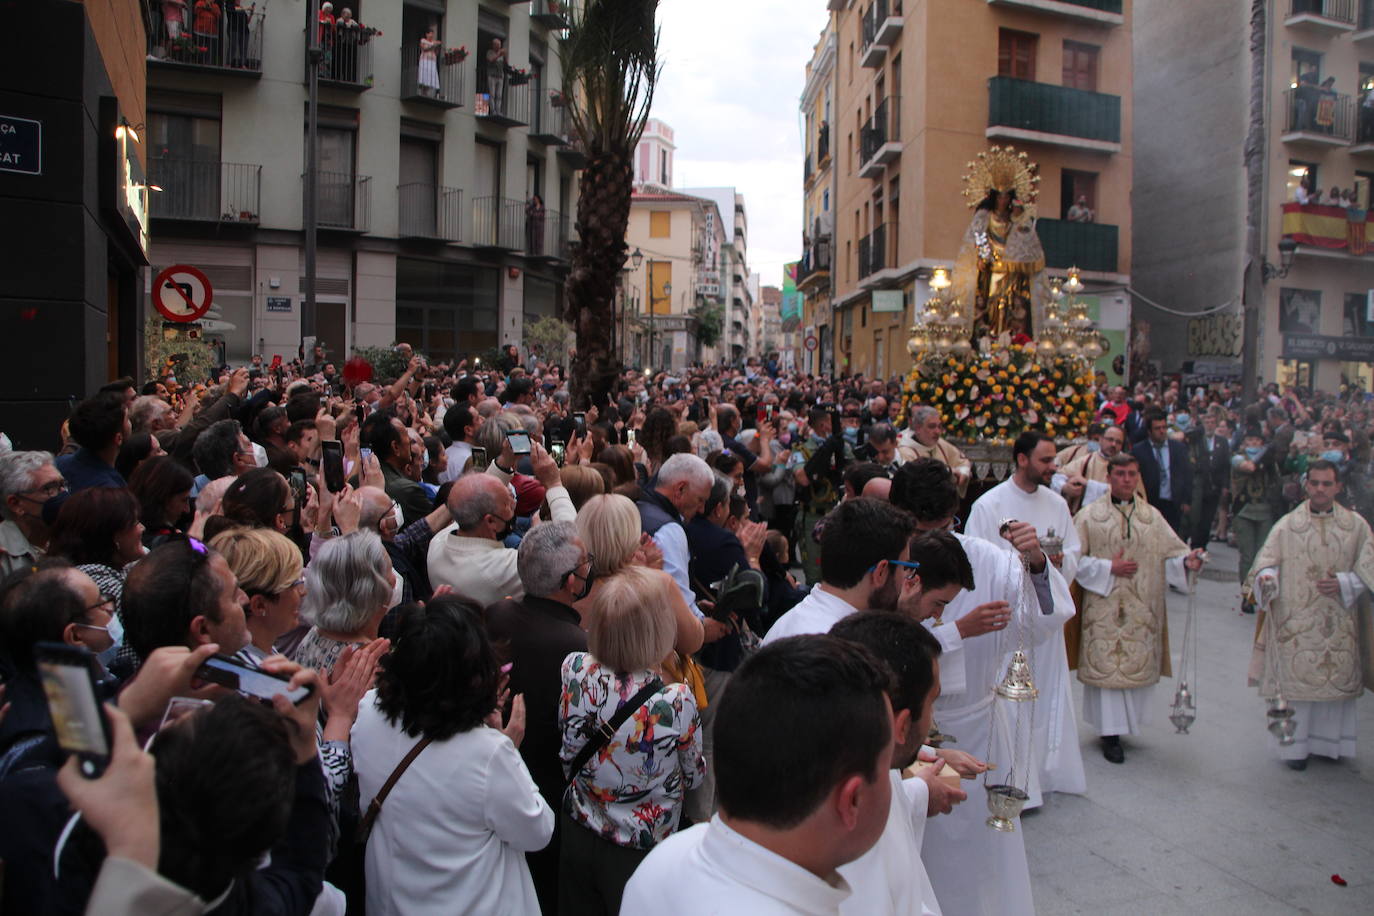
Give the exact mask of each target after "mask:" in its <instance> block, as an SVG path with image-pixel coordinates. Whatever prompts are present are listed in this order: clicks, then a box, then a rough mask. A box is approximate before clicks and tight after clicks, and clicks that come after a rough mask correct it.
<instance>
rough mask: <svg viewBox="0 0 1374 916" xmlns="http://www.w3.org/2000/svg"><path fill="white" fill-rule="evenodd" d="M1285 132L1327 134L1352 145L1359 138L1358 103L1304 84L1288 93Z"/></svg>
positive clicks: (1318, 87)
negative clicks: (1356, 125) (1357, 136)
mask: <svg viewBox="0 0 1374 916" xmlns="http://www.w3.org/2000/svg"><path fill="white" fill-rule="evenodd" d="M1283 95H1284V110H1285V112H1284V113H1285V118H1284V131H1285V132H1286V133H1293V132H1298V131H1301V132H1303V133H1308V134H1324V135H1326V136H1329V137H1332V138H1333V139H1336V140H1344V141H1346V142H1347V143H1348V142H1350V140H1352V139H1353V138H1354V136H1355V130H1354V127H1355V103H1354V100H1353V99H1351V97H1350V96H1349V95H1345V94H1343V93H1339V92H1326V91H1324V90H1323V89H1322V88H1321V87H1320V86H1315V85H1311V84H1308V85H1302V86H1298V87H1297V88H1296V89H1287V90H1285V91H1284V94H1283Z"/></svg>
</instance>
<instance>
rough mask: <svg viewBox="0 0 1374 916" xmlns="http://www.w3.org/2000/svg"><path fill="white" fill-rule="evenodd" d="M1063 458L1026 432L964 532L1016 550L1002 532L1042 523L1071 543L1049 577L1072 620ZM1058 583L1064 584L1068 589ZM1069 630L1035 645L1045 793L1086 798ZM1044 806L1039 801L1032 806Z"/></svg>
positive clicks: (1050, 443) (1073, 564)
mask: <svg viewBox="0 0 1374 916" xmlns="http://www.w3.org/2000/svg"><path fill="white" fill-rule="evenodd" d="M1055 456H1056V449H1055V445H1054V440H1053V439H1051V438H1050V437H1049V436H1046V435H1045V434H1044V433H1038V432H1025V433H1022V434H1021V435H1020V436H1019V437H1017V439H1016V442H1015V443H1014V444H1013V445H1012V459H1013V460H1014V461H1015V462H1016V470H1015V471H1014V472H1013V473H1012V476H1010V477H1008V478H1007V479H1006V480H1004V481H1003V482H1002V483H1000V484H998V485H997V486H995V487H993V488H992V489H991V490H988V491H987V492H986V493H984V494H983V495H982V496H980V497H979V498H978V501H977V502H975V503H974V504H973V509H972V510H971V511H970V513H969V520H968V523H967V524H966V525H965V526H964V531H965V532H967V533H968V534H970V535H972V536H974V537H979V538H982V539H983V540H985V541H988V542H990V543H992V544H994V545H996V546H997V547H1000V548H1001V549H1003V550H1007V551H1013V550H1015V547H1013V545H1012V544H1011V542H1010V541H1008V540H1007V539H1006V538H1004V537H1002V536H1001V534H1000V533H999V529H1000V528H1001V525H1002V522H1003V521H1004V520H1008V519H1012V520H1016V521H1022V522H1028V523H1030V524H1031V525H1034V526H1035V533H1036V535H1037V536H1038V538H1039V539H1040V540H1044V538H1045V536H1046V535H1047V534H1049V533H1050V531H1051V530H1053V532H1054V534H1055V535H1056V536H1057V537H1060V538H1063V540H1064V546H1063V553H1062V555H1058V556H1055V557H1051V558H1050V559H1051V560H1053V561H1054V562H1053V563H1052V564H1051V567H1052V568H1051V569H1049V570H1048V573H1049V576H1050V578H1051V579H1052V580H1055V582H1056V589H1055V605H1056V613H1059V614H1062V615H1063V617H1064V619H1065V620H1069V619H1070V618H1072V617H1073V615H1074V609H1073V599H1072V598H1071V597H1070V596H1069V590H1068V583H1069V582H1072V581H1073V577H1074V573H1075V572H1076V571H1077V569H1078V553H1079V549H1078V533H1077V532H1076V531H1074V527H1073V517H1072V516H1071V515H1070V514H1069V507H1068V504H1067V503H1065V502H1064V499H1063V497H1061V496H1060V495H1059V494H1058V493H1055V492H1054V491H1053V490H1051V489H1050V486H1049V485H1050V482H1051V481H1052V480H1053V479H1054V471H1055ZM1058 586H1062V591H1061V589H1060V588H1059V587H1058ZM1060 602H1063V607H1060V606H1059V605H1060ZM1062 629H1063V628H1062V626H1061V627H1060V628H1059V629H1058V630H1055V631H1054V632H1052V633H1049V634H1046V636H1045V639H1044V641H1043V642H1040V643H1038V644H1037V645H1036V646H1035V653H1036V655H1035V672H1034V673H1035V681H1036V686H1037V687H1038V688H1039V690H1040V698H1039V699H1037V700H1032V701H1031V702H1033V703H1034V704H1035V728H1034V734H1035V746H1036V759H1037V760H1038V761H1039V764H1040V774H1039V775H1040V788H1041V790H1042V791H1044V792H1069V793H1072V794H1076V795H1081V794H1083V793H1084V792H1086V791H1087V790H1088V784H1087V779H1086V777H1085V776H1084V773H1083V752H1082V750H1081V749H1080V748H1079V746H1078V721H1077V717H1076V716H1075V714H1074V708H1073V690H1072V685H1071V684H1070V682H1069V660H1068V653H1067V651H1066V650H1065V646H1064V636H1063V632H1062ZM937 635H938V634H937ZM942 727H943V724H942ZM955 734H957V732H956V733H955ZM961 737H962V736H961ZM1038 803H1039V802H1038V799H1036V798H1035V797H1032V798H1031V801H1030V803H1027V805H1026V808H1027V809H1030V808H1033V807H1035V806H1036V804H1038Z"/></svg>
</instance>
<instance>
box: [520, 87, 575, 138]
mask: <svg viewBox="0 0 1374 916" xmlns="http://www.w3.org/2000/svg"><path fill="white" fill-rule="evenodd" d="M566 104H567V97H566V96H565V95H563V92H562V90H559V89H550V90H548V91H547V92H545V93H544V97H543V98H542V99H540V100H539V104H538V105H537V106H535V107H534V109H533V110H532V111H531V112H530V114H531V116H532V118H531V120H530V130H529V137H530V139H531V140H533V141H535V142H536V143H542V144H544V145H545V146H561V145H563V144H565V143H567V142H568V112H567V109H566V108H565V107H564V106H565V105H566Z"/></svg>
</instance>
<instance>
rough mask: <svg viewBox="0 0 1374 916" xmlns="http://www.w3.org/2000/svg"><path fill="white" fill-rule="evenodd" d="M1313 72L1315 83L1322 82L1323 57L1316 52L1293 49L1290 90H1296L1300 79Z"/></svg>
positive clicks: (1312, 78) (1290, 67)
mask: <svg viewBox="0 0 1374 916" xmlns="http://www.w3.org/2000/svg"><path fill="white" fill-rule="evenodd" d="M1308 72H1311V74H1312V76H1311V80H1312V82H1313V83H1319V82H1321V78H1322V56H1321V55H1320V54H1318V53H1317V52H1316V51H1307V50H1304V49H1302V48H1294V49H1293V57H1292V61H1291V63H1290V66H1289V73H1288V77H1289V82H1288V85H1289V88H1293V89H1296V88H1297V85H1298V81H1299V79H1301V77H1302V76H1303V74H1305V73H1308Z"/></svg>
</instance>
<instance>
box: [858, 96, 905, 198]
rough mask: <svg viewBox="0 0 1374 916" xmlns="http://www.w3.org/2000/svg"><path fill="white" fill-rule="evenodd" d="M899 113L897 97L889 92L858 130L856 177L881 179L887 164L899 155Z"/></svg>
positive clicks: (899, 101) (900, 153) (900, 103)
mask: <svg viewBox="0 0 1374 916" xmlns="http://www.w3.org/2000/svg"><path fill="white" fill-rule="evenodd" d="M901 114H902V100H901V97H900V96H895V95H890V96H888V97H887V98H885V99H883V100H882V101H881V102H879V103H878V107H877V108H875V109H874V110H873V117H871V118H869V119H868V123H866V124H865V125H864V126H863V129H862V130H861V131H859V163H860V164H859V177H860V178H881V177H882V174H883V170H884V169H885V168H886V167H887V164H888V163H889V162H892V161H894V160H895V159H897V158H899V157H900V156H901V155H902V118H901Z"/></svg>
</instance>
